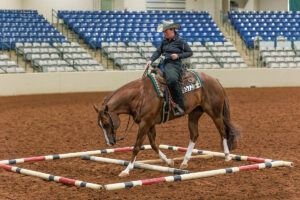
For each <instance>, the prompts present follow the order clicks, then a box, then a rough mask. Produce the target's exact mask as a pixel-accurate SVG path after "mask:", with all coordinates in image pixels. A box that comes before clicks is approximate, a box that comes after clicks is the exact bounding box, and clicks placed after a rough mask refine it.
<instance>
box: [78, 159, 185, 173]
mask: <svg viewBox="0 0 300 200" xmlns="http://www.w3.org/2000/svg"><path fill="white" fill-rule="evenodd" d="M82 159H84V160H91V161H96V162H104V163H112V164H117V165H124V166H128V165H129V163H130V162H129V161H125V160H118V159H112V158H103V157H96V156H83V157H82ZM134 167H135V168H140V169H149V170H154V171H161V172H169V173H173V174H188V173H189V171H188V170H183V169H176V168H171V167H163V166H158V165H150V164H143V163H139V162H135V163H134Z"/></svg>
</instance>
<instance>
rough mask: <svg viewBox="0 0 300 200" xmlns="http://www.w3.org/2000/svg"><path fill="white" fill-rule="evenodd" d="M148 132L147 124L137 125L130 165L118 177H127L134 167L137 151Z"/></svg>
mask: <svg viewBox="0 0 300 200" xmlns="http://www.w3.org/2000/svg"><path fill="white" fill-rule="evenodd" d="M148 131H149V127H148V126H147V124H146V123H144V122H141V123H140V125H139V131H138V135H137V138H136V142H135V145H134V148H133V151H132V157H131V160H130V163H129V165H128V166H127V167H126V169H125V170H123V171H122V172H121V173H120V174H119V176H120V177H126V176H129V172H130V170H132V169H133V167H134V162H135V160H136V156H137V154H138V153H139V151H140V149H141V146H142V144H143V142H144V140H145V137H146V135H147V132H148Z"/></svg>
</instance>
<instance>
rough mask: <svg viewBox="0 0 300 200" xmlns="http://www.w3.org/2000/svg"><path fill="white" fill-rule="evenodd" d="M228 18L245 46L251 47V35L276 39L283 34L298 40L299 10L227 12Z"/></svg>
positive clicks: (299, 28)
mask: <svg viewBox="0 0 300 200" xmlns="http://www.w3.org/2000/svg"><path fill="white" fill-rule="evenodd" d="M228 18H229V19H230V20H231V23H232V24H233V26H234V27H235V28H236V30H237V32H238V33H239V34H240V35H241V36H242V38H243V40H244V41H245V42H246V44H247V46H250V47H253V46H254V42H253V37H255V36H262V38H263V40H276V37H277V36H283V37H285V38H287V39H289V40H292V39H295V40H299V39H300V38H299V34H298V32H299V30H300V26H299V21H298V20H299V12H285V11H258V12H255V11H253V12H249V11H243V12H240V11H239V12H237V11H230V12H228Z"/></svg>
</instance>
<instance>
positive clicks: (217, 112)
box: [207, 104, 231, 161]
mask: <svg viewBox="0 0 300 200" xmlns="http://www.w3.org/2000/svg"><path fill="white" fill-rule="evenodd" d="M207 113H208V115H209V116H210V117H211V118H212V120H213V121H214V123H215V125H216V127H217V129H218V131H219V133H220V136H221V139H222V142H221V143H222V146H223V148H224V154H225V161H230V160H231V157H230V152H229V148H228V143H227V135H226V130H225V124H224V119H223V117H224V116H223V104H220V105H215V106H214V108H211V109H210V110H209V111H208V112H207Z"/></svg>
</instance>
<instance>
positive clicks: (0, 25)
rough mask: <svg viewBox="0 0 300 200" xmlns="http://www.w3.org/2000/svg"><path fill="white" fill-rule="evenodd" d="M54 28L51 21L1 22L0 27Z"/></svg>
mask: <svg viewBox="0 0 300 200" xmlns="http://www.w3.org/2000/svg"><path fill="white" fill-rule="evenodd" d="M5 27H8V28H14V27H16V28H21V27H24V28H34V27H35V28H52V27H53V26H52V25H51V24H49V23H11V24H0V28H5Z"/></svg>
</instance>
